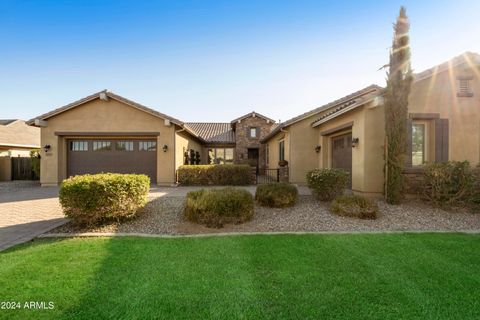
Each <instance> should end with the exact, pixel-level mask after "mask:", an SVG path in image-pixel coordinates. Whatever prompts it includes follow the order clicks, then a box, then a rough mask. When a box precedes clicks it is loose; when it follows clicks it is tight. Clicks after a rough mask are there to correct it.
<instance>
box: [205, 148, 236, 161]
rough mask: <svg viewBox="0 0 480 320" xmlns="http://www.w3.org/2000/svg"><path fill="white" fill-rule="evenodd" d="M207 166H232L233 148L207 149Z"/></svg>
mask: <svg viewBox="0 0 480 320" xmlns="http://www.w3.org/2000/svg"><path fill="white" fill-rule="evenodd" d="M208 163H209V164H232V163H233V148H211V149H208Z"/></svg>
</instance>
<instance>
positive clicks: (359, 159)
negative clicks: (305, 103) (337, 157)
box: [267, 103, 385, 195]
mask: <svg viewBox="0 0 480 320" xmlns="http://www.w3.org/2000/svg"><path fill="white" fill-rule="evenodd" d="M383 110H384V109H383V107H381V106H379V107H373V106H372V104H370V103H369V104H366V105H365V106H362V107H359V108H357V109H355V110H352V111H350V112H347V113H345V114H343V115H340V116H338V117H336V118H334V119H332V120H330V121H327V122H325V123H323V124H321V125H319V126H317V127H315V128H312V126H311V124H312V122H314V121H315V120H316V119H318V118H319V117H320V116H321V115H322V113H319V114H316V115H314V116H311V117H308V118H306V119H303V120H301V121H299V122H296V123H294V124H292V125H290V126H288V127H286V128H285V131H286V133H281V132H280V133H278V134H277V135H276V136H274V137H272V138H271V139H270V140H269V141H268V142H267V143H268V146H269V151H270V156H269V160H270V161H269V167H271V168H276V167H278V141H279V139H280V138H281V137H283V136H285V138H284V139H285V158H286V160H287V161H289V170H290V171H289V176H290V182H291V183H296V184H300V185H303V184H306V180H305V175H306V173H307V172H308V171H310V170H313V169H317V168H331V167H332V161H331V159H332V143H331V141H332V138H334V137H336V136H339V135H342V134H345V133H348V132H352V137H353V138H358V139H359V144H358V145H357V146H356V147H355V148H352V189H353V191H355V192H358V193H363V194H372V195H378V194H381V193H382V192H383V163H384V162H383V152H384V140H385V138H384V137H385V134H384V113H383V112H384V111H383ZM352 122H353V126H352V127H351V128H347V129H342V130H339V131H336V132H333V133H331V134H328V135H322V133H323V132H325V131H328V130H332V129H335V128H339V127H341V126H343V125H345V124H348V123H352ZM317 145H318V146H320V147H321V150H320V152H318V153H317V152H316V151H315V147H316V146H317ZM287 150H288V151H287ZM287 154H288V156H287Z"/></svg>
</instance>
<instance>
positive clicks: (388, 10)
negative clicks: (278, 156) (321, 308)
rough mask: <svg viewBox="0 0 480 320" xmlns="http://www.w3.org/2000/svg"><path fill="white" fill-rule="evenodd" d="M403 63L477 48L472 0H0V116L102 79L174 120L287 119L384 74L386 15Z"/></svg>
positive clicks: (46, 103)
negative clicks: (404, 38)
mask: <svg viewBox="0 0 480 320" xmlns="http://www.w3.org/2000/svg"><path fill="white" fill-rule="evenodd" d="M402 4H404V5H405V6H406V7H407V13H408V15H409V17H410V21H411V32H410V35H411V44H412V65H413V67H414V69H415V70H416V71H421V70H423V69H426V68H429V67H431V66H433V65H435V64H438V63H441V62H443V61H445V60H448V59H450V58H451V57H454V56H456V55H458V54H461V53H463V52H465V51H475V52H480V29H479V28H478V14H479V12H480V1H462V0H460V1H443V0H438V1H402V2H400V1H388V2H387V1H301V0H299V1H293V0H292V1H281V0H276V1H246V0H244V1H210V2H209V1H205V0H204V1H200V0H198V1H173V0H172V1H123V0H117V1H87V0H84V1H80V0H79V1H47V0H43V1H42V0H37V1H28V0H23V1H10V0H1V1H0V41H1V42H0V95H1V100H0V101H1V102H0V111H1V112H0V118H22V119H29V118H32V117H34V116H37V115H39V114H42V113H44V112H47V111H50V110H51V109H53V108H57V107H60V106H62V105H65V104H67V103H70V102H72V101H74V100H76V99H79V98H82V97H84V96H86V95H89V94H91V93H93V92H96V91H100V90H102V89H109V90H111V91H113V92H115V93H117V94H120V95H122V96H125V97H127V98H129V99H132V100H135V101H137V102H139V103H142V104H144V105H147V106H149V107H152V108H154V109H156V110H158V111H160V112H164V113H166V114H169V115H171V116H173V117H176V118H179V119H181V120H183V121H230V120H231V119H234V118H236V117H238V116H240V115H242V114H244V113H247V112H250V111H252V110H255V111H257V112H260V113H263V114H265V115H267V116H270V117H272V118H274V119H281V120H287V119H288V118H291V117H293V116H295V115H297V114H299V113H301V112H304V111H308V110H310V109H313V108H315V107H317V106H320V105H322V104H324V103H327V102H329V101H331V100H334V99H337V98H339V97H341V96H343V95H346V94H348V93H350V92H353V91H355V90H358V89H361V88H363V87H365V86H367V85H369V84H371V83H376V84H379V85H384V83H385V71H384V70H382V71H378V69H379V67H381V66H382V65H384V64H385V63H387V62H388V48H389V46H390V45H391V37H392V23H393V22H394V21H395V18H396V15H397V13H398V10H399V7H400V5H402Z"/></svg>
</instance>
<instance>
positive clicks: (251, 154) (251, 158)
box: [248, 148, 258, 167]
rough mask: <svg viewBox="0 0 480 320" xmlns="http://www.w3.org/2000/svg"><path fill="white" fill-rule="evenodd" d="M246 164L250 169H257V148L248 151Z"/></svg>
mask: <svg viewBox="0 0 480 320" xmlns="http://www.w3.org/2000/svg"><path fill="white" fill-rule="evenodd" d="M248 163H249V164H250V165H251V166H252V167H258V148H249V149H248Z"/></svg>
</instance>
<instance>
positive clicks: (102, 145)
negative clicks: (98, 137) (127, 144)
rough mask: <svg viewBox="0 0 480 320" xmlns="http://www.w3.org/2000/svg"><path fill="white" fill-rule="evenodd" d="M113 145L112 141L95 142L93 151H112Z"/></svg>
mask: <svg viewBox="0 0 480 320" xmlns="http://www.w3.org/2000/svg"><path fill="white" fill-rule="evenodd" d="M110 150H112V143H111V142H110V141H93V151H110Z"/></svg>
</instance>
